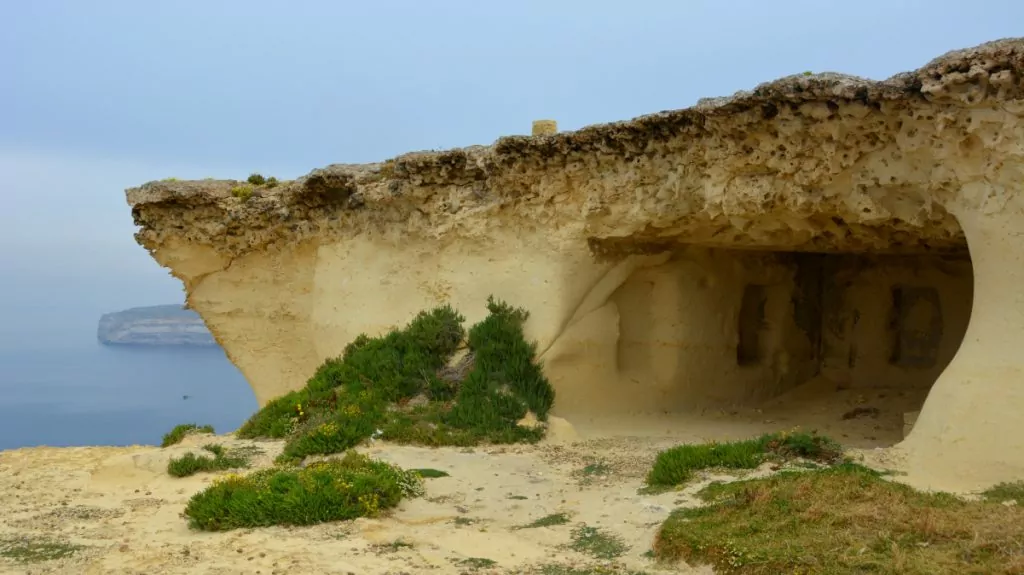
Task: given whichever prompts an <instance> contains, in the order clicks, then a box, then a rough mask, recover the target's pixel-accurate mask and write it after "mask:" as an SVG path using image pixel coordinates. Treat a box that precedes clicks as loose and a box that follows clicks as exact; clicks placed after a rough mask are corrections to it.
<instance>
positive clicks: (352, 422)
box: [238, 298, 554, 462]
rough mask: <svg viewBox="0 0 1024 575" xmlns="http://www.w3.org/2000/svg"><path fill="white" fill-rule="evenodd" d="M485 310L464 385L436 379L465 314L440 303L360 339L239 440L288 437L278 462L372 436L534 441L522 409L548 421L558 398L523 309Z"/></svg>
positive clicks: (268, 409) (474, 333) (493, 305)
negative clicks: (543, 368)
mask: <svg viewBox="0 0 1024 575" xmlns="http://www.w3.org/2000/svg"><path fill="white" fill-rule="evenodd" d="M488 310H489V312H490V314H489V315H488V317H487V318H485V319H484V320H483V321H481V322H480V323H479V324H477V325H475V326H473V328H472V329H470V331H469V335H468V345H469V348H470V350H471V353H472V361H473V363H472V368H471V369H470V370H469V372H468V374H467V375H466V376H465V379H464V380H463V381H461V382H459V381H451V380H445V379H442V378H441V377H440V376H439V375H438V374H439V373H440V372H441V370H442V369H443V368H445V367H446V366H447V364H448V362H449V361H450V359H451V358H452V356H453V355H454V353H455V351H456V350H457V349H458V347H459V346H460V344H461V343H462V341H463V340H464V339H466V332H465V330H464V329H463V327H462V322H463V321H464V318H463V317H462V316H461V315H460V314H459V313H457V312H456V311H455V310H453V309H452V308H451V307H450V306H442V307H438V308H435V309H433V310H430V311H424V312H420V313H419V314H417V316H416V317H415V318H413V320H412V321H410V322H409V324H408V325H407V326H406V327H405V328H403V329H400V330H393V331H391V332H389V333H387V334H386V335H384V336H381V337H368V336H366V335H365V334H364V335H360V336H359V337H357V338H356V339H354V340H353V341H352V342H350V343H349V344H348V345H346V346H345V349H344V350H343V352H342V355H341V357H338V358H334V359H329V360H327V361H325V362H324V363H323V364H321V365H320V367H319V368H318V369H317V371H316V372H315V373H314V374H313V377H311V378H310V379H309V381H308V382H307V384H306V387H305V388H303V389H302V390H299V391H294V392H291V393H289V394H287V395H284V396H282V397H280V398H278V399H276V400H274V401H271V402H270V403H268V404H267V405H266V406H265V407H264V408H263V409H261V410H260V411H259V412H257V413H256V414H254V415H253V416H252V417H251V418H250V419H249V420H248V421H246V422H245V424H243V425H242V427H241V429H239V431H238V436H239V437H247V438H288V441H287V443H286V445H285V448H284V451H283V453H282V455H281V459H280V460H279V461H280V462H295V461H299V460H301V459H303V458H305V457H306V456H308V455H313V454H330V453H339V452H342V451H345V450H347V449H350V448H352V447H354V446H355V445H358V444H359V443H360V442H362V441H363V440H365V439H367V438H370V437H372V436H377V437H380V438H382V439H385V440H390V441H395V442H400V443H417V444H423V445H431V446H439V445H473V444H477V443H479V442H481V441H489V442H492V443H513V442H520V441H537V440H539V439H540V438H541V437H543V433H544V432H543V429H542V428H527V427H521V426H519V425H517V422H518V421H519V420H520V419H522V418H523V416H525V415H526V413H527V411H533V413H535V414H536V415H537V417H538V418H540V419H542V420H543V419H546V417H547V412H548V410H549V409H550V407H551V404H552V402H553V401H554V391H553V390H552V388H551V385H550V383H549V382H548V380H547V379H546V378H545V377H544V375H543V373H542V372H541V369H540V366H539V365H538V364H537V363H536V361H535V359H534V354H535V347H534V346H533V345H531V344H529V343H527V342H526V340H525V338H524V335H523V329H522V327H523V323H524V322H525V321H526V318H527V313H526V312H525V311H524V310H521V309H515V308H512V307H511V306H509V305H507V304H505V303H503V302H495V301H494V300H493V298H491V299H489V300H488ZM412 400H416V401H412ZM378 432H379V433H378Z"/></svg>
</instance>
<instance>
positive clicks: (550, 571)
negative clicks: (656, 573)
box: [532, 564, 647, 575]
mask: <svg viewBox="0 0 1024 575" xmlns="http://www.w3.org/2000/svg"><path fill="white" fill-rule="evenodd" d="M532 573H534V574H535V575H647V574H646V573H644V572H643V571H631V570H629V569H624V568H622V567H610V566H604V565H593V566H589V567H576V566H570V565H558V564H550V565H544V566H542V567H540V569H539V570H535V571H532Z"/></svg>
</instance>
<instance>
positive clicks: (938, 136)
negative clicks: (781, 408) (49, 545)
mask: <svg viewBox="0 0 1024 575" xmlns="http://www.w3.org/2000/svg"><path fill="white" fill-rule="evenodd" d="M1022 74H1024V40H1021V39H1008V40H1000V41H996V42H991V43H988V44H984V45H981V46H978V47H975V48H972V49H968V50H961V51H956V52H952V53H949V54H946V55H944V56H942V57H940V58H938V59H936V60H934V61H932V62H930V63H928V64H927V65H925V66H924V67H923V68H921V69H920V70H917V71H915V72H909V73H903V74H899V75H896V76H894V77H892V78H890V79H888V80H885V81H880V82H877V81H870V80H866V79H862V78H856V77H851V76H844V75H839V74H820V75H811V76H791V77H786V78H782V79H780V80H777V81H774V82H770V83H767V84H763V85H761V86H758V87H757V88H755V89H754V90H752V91H750V92H741V93H738V94H736V95H734V96H732V97H730V98H716V99H708V100H702V101H700V102H699V103H698V104H697V105H696V106H694V107H693V108H689V109H685V110H678V111H671V112H663V113H659V114H654V115H650V116H645V117H641V118H637V119H634V120H632V121H628V122H620V123H614V124H607V125H600V126H593V127H588V128H585V129H582V130H579V131H576V132H563V133H553V134H543V133H542V134H541V135H536V136H515V137H505V138H501V139H499V140H498V141H497V142H495V143H494V144H493V145H492V146H488V147H471V148H466V149H459V150H450V151H445V152H419V153H411V154H406V155H403V156H400V157H397V158H395V159H393V160H389V161H387V162H383V163H379V164H369V165H340V164H339V165H332V166H328V167H326V168H323V169H318V170H314V171H313V172H311V173H310V174H309V175H307V176H305V177H303V178H300V179H298V180H295V181H293V182H286V183H283V184H282V185H279V186H277V187H274V188H268V187H259V188H257V189H256V190H255V191H254V193H253V194H252V196H251V197H250V198H248V199H244V198H240V197H235V194H232V188H233V187H234V186H237V185H239V182H234V181H199V182H150V183H147V184H145V185H142V186H140V187H138V188H134V189H131V190H128V192H127V196H128V202H129V204H130V205H131V206H132V213H133V215H134V218H135V222H136V223H137V224H138V225H140V226H141V230H140V231H139V232H138V234H137V236H136V237H137V239H138V241H139V243H141V244H142V245H143V246H145V247H146V248H147V249H148V250H150V252H151V253H152V254H153V257H154V258H155V259H156V260H157V261H158V262H160V263H161V264H162V265H164V266H167V267H168V268H170V269H171V271H172V273H173V274H174V275H175V276H176V277H178V278H180V279H181V280H182V281H183V282H184V284H185V287H186V290H187V292H188V301H189V304H190V306H191V307H192V308H193V309H195V310H197V311H198V312H199V313H200V314H201V315H202V316H203V318H204V320H205V321H206V323H207V325H208V326H209V328H210V330H211V331H212V332H213V334H214V335H215V337H216V338H217V340H218V341H219V343H221V345H222V346H223V347H224V348H225V349H226V351H227V353H228V355H229V356H230V357H231V358H232V361H234V362H235V363H236V365H238V366H239V368H240V369H241V370H242V372H243V373H244V374H245V375H246V377H247V378H248V380H249V382H250V383H251V385H252V386H253V389H254V390H255V392H256V395H257V398H258V399H259V401H260V402H261V403H265V402H266V401H268V400H269V399H271V398H273V397H274V396H276V395H279V394H281V393H283V392H286V391H288V390H290V389H295V388H298V387H300V386H301V385H302V384H303V383H304V381H305V380H306V378H307V377H308V376H309V375H310V374H311V373H312V371H313V370H314V369H315V367H316V366H317V365H318V364H319V362H321V361H322V360H323V359H325V358H327V357H330V356H334V355H337V354H338V353H339V352H340V351H341V349H342V348H343V346H344V345H345V343H347V342H348V341H349V340H351V339H352V338H353V337H355V336H356V335H357V334H359V333H361V332H370V333H379V332H381V331H383V330H386V329H387V328H389V327H391V326H394V325H399V324H402V323H404V322H405V321H407V320H408V319H409V318H410V317H411V316H412V315H413V314H414V313H415V312H416V311H418V310H420V309H423V308H425V307H429V306H432V305H436V304H438V303H442V302H450V303H452V304H453V305H455V306H456V307H457V308H459V309H460V311H462V312H463V313H464V314H465V315H466V316H467V318H468V319H469V321H475V320H477V319H479V318H481V317H482V316H483V315H484V313H485V312H486V310H485V308H484V302H485V300H486V298H487V296H488V295H491V294H493V295H495V296H497V297H500V298H502V299H505V300H508V301H509V302H510V303H513V304H515V305H521V306H525V307H526V308H528V309H529V310H530V311H531V314H532V315H531V320H530V322H529V324H528V326H527V328H528V331H529V334H528V335H530V336H531V337H532V338H534V339H536V340H537V341H538V344H539V349H540V350H541V351H542V359H543V361H544V362H545V369H546V372H547V373H548V375H549V377H550V378H551V380H552V382H553V383H554V385H555V386H556V391H557V395H558V397H557V400H556V408H555V410H556V412H558V413H559V414H572V413H586V412H597V411H609V412H615V411H621V410H624V409H629V410H685V409H688V408H692V407H699V406H706V405H721V404H738V403H751V402H757V401H760V400H764V399H768V398H772V397H775V396H778V395H779V394H781V393H783V392H785V391H787V390H789V389H791V388H793V387H795V386H797V385H799V384H801V383H803V382H804V381H807V380H808V379H809V378H811V377H815V376H818V375H822V376H827V377H828V378H829V379H830V380H832V381H835V382H836V384H837V385H839V386H842V387H850V386H853V387H869V386H877V385H887V386H896V387H900V388H901V389H908V390H927V389H928V387H929V386H931V385H932V383H933V382H934V387H933V389H932V391H931V392H930V395H929V396H928V399H927V401H926V402H925V403H924V406H923V408H922V411H921V414H920V418H919V419H918V421H917V423H916V425H915V426H914V429H913V431H912V432H911V433H910V435H909V437H907V439H906V441H905V442H904V443H903V444H901V448H903V449H906V451H907V453H908V457H909V460H911V461H912V467H913V470H914V473H917V474H918V476H919V477H920V478H922V481H923V482H925V483H927V484H928V485H930V486H935V487H948V486H953V485H954V484H956V486H957V487H962V486H963V485H968V486H984V485H987V484H990V483H992V482H995V481H1000V480H1006V479H1018V478H1020V477H1022V476H1024V434H1022V433H1020V431H1021V429H1020V423H1018V422H1019V421H1021V419H1020V418H1019V417H1018V416H1017V415H1018V414H1019V413H1024V387H1022V385H1021V382H1022V381H1024V356H1022V355H1021V354H1019V353H1016V348H1017V347H1018V344H1017V342H1016V337H1019V334H1021V333H1024V291H1022V290H1020V289H1019V286H1020V283H1021V281H1022V280H1024V271H1022V270H1024V261H1022V260H1024V236H1022V235H1021V234H1022V232H1021V230H1024V204H1022V202H1024V199H1022V198H1024V195H1022V194H1021V191H1020V190H1019V188H1020V187H1021V186H1024V121H1022V116H1024V80H1022ZM541 132H544V130H541ZM242 196H244V194H242ZM968 250H969V255H968ZM972 261H973V280H972ZM972 294H976V295H977V297H972ZM972 302H973V303H972ZM965 332H966V335H965ZM961 340H962V341H963V343H962V345H961V343H960V342H961ZM947 365H948V367H947ZM940 374H941V375H940ZM936 378H937V381H936Z"/></svg>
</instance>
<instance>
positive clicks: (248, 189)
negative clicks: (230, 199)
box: [231, 184, 253, 202]
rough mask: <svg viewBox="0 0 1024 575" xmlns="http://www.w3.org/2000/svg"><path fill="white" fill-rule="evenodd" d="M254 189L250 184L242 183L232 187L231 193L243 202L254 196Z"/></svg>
mask: <svg viewBox="0 0 1024 575" xmlns="http://www.w3.org/2000/svg"><path fill="white" fill-rule="evenodd" d="M252 193H253V189H252V186H251V185H249V184H241V185H238V186H235V187H233V188H231V195H232V196H234V197H236V198H238V199H240V200H242V201H243V202H247V201H249V198H251V197H252Z"/></svg>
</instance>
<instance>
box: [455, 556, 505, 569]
mask: <svg viewBox="0 0 1024 575" xmlns="http://www.w3.org/2000/svg"><path fill="white" fill-rule="evenodd" d="M458 563H459V565H462V566H463V567H465V568H467V569H469V570H470V571H476V570H478V569H490V568H491V567H494V566H495V565H497V564H498V562H497V561H495V560H494V559H487V558H486V557H467V558H465V559H462V560H461V561H459V562H458Z"/></svg>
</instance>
